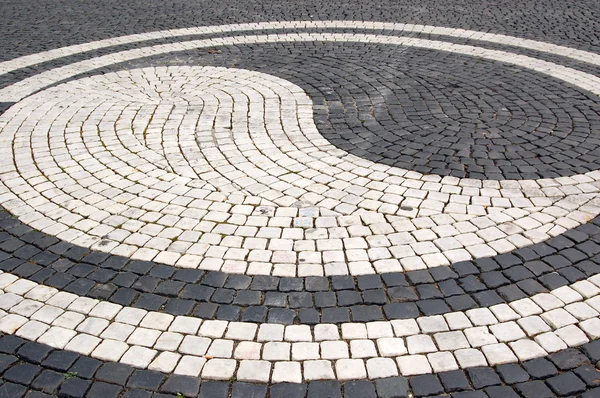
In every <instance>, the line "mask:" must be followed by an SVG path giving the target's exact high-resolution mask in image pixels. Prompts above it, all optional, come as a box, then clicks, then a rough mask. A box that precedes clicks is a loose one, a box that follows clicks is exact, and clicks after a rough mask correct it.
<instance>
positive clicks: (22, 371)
mask: <svg viewBox="0 0 600 398" xmlns="http://www.w3.org/2000/svg"><path fill="white" fill-rule="evenodd" d="M41 371H42V368H41V367H39V366H37V365H32V364H30V363H24V364H21V365H16V366H13V367H11V368H10V369H8V370H7V371H6V372H5V373H4V376H3V378H4V379H5V380H8V381H12V382H15V383H19V384H25V385H29V384H31V382H32V381H33V379H34V378H35V377H36V376H37V375H38V374H39V373H40V372H41Z"/></svg>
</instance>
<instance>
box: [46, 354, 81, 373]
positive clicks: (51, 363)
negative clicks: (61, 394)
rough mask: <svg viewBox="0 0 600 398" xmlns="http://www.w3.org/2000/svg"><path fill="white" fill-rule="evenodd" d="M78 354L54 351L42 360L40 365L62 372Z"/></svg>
mask: <svg viewBox="0 0 600 398" xmlns="http://www.w3.org/2000/svg"><path fill="white" fill-rule="evenodd" d="M79 357H80V355H79V354H77V353H75V352H71V351H62V350H61V351H54V352H53V353H52V354H50V355H49V356H48V358H46V359H45V360H44V362H42V366H45V367H47V368H50V369H54V370H58V371H60V372H64V371H66V370H67V369H69V368H70V367H71V366H72V365H73V364H74V363H75V361H77V360H78V359H79Z"/></svg>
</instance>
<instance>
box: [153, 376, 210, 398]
mask: <svg viewBox="0 0 600 398" xmlns="http://www.w3.org/2000/svg"><path fill="white" fill-rule="evenodd" d="M199 389H200V379H199V378H198V377H190V376H182V375H171V376H169V378H168V379H167V381H165V382H164V383H163V385H162V386H161V387H160V391H161V392H164V393H167V394H173V395H177V394H178V393H180V394H182V395H184V396H186V397H195V396H196V395H198V390H199Z"/></svg>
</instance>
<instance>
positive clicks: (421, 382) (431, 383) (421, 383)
mask: <svg viewBox="0 0 600 398" xmlns="http://www.w3.org/2000/svg"><path fill="white" fill-rule="evenodd" d="M410 386H411V389H412V391H413V393H414V394H415V395H416V396H418V397H420V396H427V395H433V394H441V393H443V392H444V388H443V387H442V384H441V383H440V381H439V380H438V378H437V377H436V376H434V375H419V376H413V377H411V378H410Z"/></svg>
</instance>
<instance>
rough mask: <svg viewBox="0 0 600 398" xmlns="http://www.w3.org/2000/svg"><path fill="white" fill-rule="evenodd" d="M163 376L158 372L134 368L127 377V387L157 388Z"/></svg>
mask: <svg viewBox="0 0 600 398" xmlns="http://www.w3.org/2000/svg"><path fill="white" fill-rule="evenodd" d="M164 378H165V376H164V375H163V374H162V373H160V372H155V371H152V370H136V371H134V372H133V374H132V375H131V377H130V378H129V382H128V383H127V387H132V388H142V389H145V390H157V389H158V387H159V386H160V385H161V384H162V382H163V380H164Z"/></svg>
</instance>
